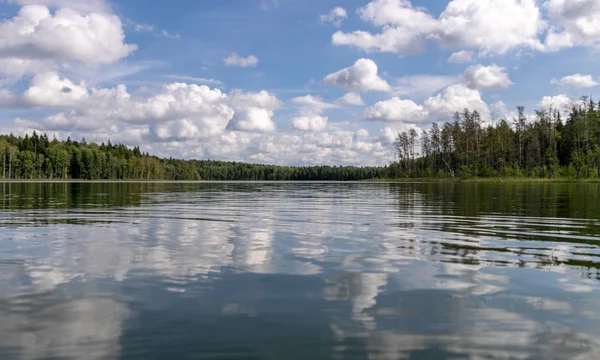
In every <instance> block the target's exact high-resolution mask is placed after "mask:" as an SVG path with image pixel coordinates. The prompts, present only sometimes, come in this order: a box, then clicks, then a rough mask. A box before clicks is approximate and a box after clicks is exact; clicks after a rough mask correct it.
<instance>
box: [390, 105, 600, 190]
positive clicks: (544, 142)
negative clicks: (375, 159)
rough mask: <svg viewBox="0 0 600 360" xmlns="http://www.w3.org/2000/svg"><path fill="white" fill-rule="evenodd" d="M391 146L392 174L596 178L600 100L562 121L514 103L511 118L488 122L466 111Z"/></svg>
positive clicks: (599, 154)
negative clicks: (515, 109) (393, 154)
mask: <svg viewBox="0 0 600 360" xmlns="http://www.w3.org/2000/svg"><path fill="white" fill-rule="evenodd" d="M394 145H395V148H396V154H397V156H398V158H397V161H395V162H393V163H392V164H391V165H390V166H389V174H390V177H393V178H401V177H532V178H600V103H595V102H594V101H593V100H591V99H588V98H585V97H584V98H582V102H580V103H578V104H576V105H573V107H572V109H571V111H570V113H569V115H568V117H567V118H566V119H562V118H561V114H560V112H559V111H558V110H553V109H549V110H543V111H537V112H536V115H535V120H534V121H527V118H526V116H525V114H524V109H523V107H518V113H517V115H516V117H515V119H512V120H501V121H499V122H498V123H496V124H488V125H484V124H483V123H482V120H481V116H480V114H479V113H477V111H473V112H471V111H469V110H467V109H465V110H464V111H463V112H462V113H456V114H455V116H454V119H453V121H451V122H447V123H444V124H443V125H442V126H438V125H437V124H433V126H432V128H431V129H430V130H429V131H423V132H421V133H420V134H419V133H418V132H417V131H416V130H415V129H411V130H409V131H405V132H402V133H400V134H398V137H397V138H396V141H395V143H394Z"/></svg>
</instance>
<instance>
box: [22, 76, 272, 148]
mask: <svg viewBox="0 0 600 360" xmlns="http://www.w3.org/2000/svg"><path fill="white" fill-rule="evenodd" d="M10 100H11V101H13V102H16V101H17V100H20V101H22V102H24V103H25V104H27V105H28V106H47V107H62V108H66V109H68V110H67V111H62V112H60V113H58V114H56V115H52V116H49V117H47V118H45V119H44V120H43V121H42V122H41V123H40V126H41V127H42V129H43V130H65V129H68V128H69V127H73V128H74V129H109V128H110V127H111V126H113V125H124V123H126V124H128V125H127V126H135V125H149V126H150V128H149V130H150V132H149V136H152V137H153V138H154V139H158V140H161V141H162V140H164V141H167V140H169V141H171V140H172V139H181V138H186V137H191V136H194V137H209V136H215V135H218V134H220V133H222V132H223V131H225V129H226V128H229V129H231V130H241V131H266V132H271V131H275V129H276V126H275V123H274V122H273V120H272V117H273V115H274V112H275V110H277V109H278V108H279V107H281V105H282V102H281V101H280V100H279V99H277V98H276V97H275V96H274V95H272V94H271V93H269V92H267V91H260V92H256V93H251V92H243V91H241V90H232V91H231V92H230V93H229V94H225V93H223V92H222V91H221V90H219V89H211V88H209V87H208V86H205V85H196V84H186V83H172V84H167V85H165V86H163V88H162V90H161V91H160V92H159V93H158V94H155V95H153V96H150V97H147V98H144V97H136V96H132V95H131V94H130V93H129V92H128V91H127V88H126V87H125V86H124V85H119V86H117V87H114V88H87V87H86V85H85V83H83V82H81V83H80V84H75V83H73V82H72V81H70V80H69V79H65V78H60V77H59V76H58V75H57V74H56V73H46V74H41V75H38V76H36V77H34V78H33V79H32V81H31V86H30V87H29V88H28V89H27V90H26V91H25V92H24V94H23V96H22V98H21V99H18V98H15V97H13V98H11V99H10ZM184 135H185V136H184Z"/></svg>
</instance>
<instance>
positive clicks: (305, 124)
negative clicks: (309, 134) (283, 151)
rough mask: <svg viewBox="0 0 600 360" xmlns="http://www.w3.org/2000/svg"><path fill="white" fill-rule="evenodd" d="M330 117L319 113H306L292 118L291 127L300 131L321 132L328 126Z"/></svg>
mask: <svg viewBox="0 0 600 360" xmlns="http://www.w3.org/2000/svg"><path fill="white" fill-rule="evenodd" d="M327 121H328V118H327V117H326V116H322V115H319V114H310V113H308V114H304V115H299V116H295V117H294V118H292V122H291V127H292V128H293V129H295V130H300V131H313V132H319V131H323V130H325V128H326V127H327Z"/></svg>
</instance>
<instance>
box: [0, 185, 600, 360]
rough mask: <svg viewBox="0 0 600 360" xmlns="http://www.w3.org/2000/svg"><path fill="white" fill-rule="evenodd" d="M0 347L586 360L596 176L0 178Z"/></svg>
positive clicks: (1, 353) (599, 243)
mask: <svg viewBox="0 0 600 360" xmlns="http://www.w3.org/2000/svg"><path fill="white" fill-rule="evenodd" d="M0 209H1V210H0V319H1V321H0V359H3V360H9V359H490V358H493V359H598V358H600V272H599V269H600V184H583V183H582V184H550V183H402V184H385V183H381V184H375V183H110V184H100V183H0Z"/></svg>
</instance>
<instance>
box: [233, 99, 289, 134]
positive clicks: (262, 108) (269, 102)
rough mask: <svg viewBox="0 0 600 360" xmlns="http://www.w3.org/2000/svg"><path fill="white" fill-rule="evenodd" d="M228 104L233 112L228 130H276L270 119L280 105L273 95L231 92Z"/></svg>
mask: <svg viewBox="0 0 600 360" xmlns="http://www.w3.org/2000/svg"><path fill="white" fill-rule="evenodd" d="M229 104H231V106H232V107H233V109H234V110H235V113H234V116H233V119H232V120H231V123H230V124H229V128H230V129H235V130H245V131H267V132H272V131H275V130H276V126H275V123H274V122H273V120H272V117H273V115H274V111H275V110H276V109H278V108H279V107H281V105H282V103H281V101H279V99H277V97H275V95H273V94H271V93H269V92H267V91H264V90H263V91H260V92H258V93H245V92H243V91H241V90H233V91H232V92H231V93H230V95H229Z"/></svg>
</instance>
